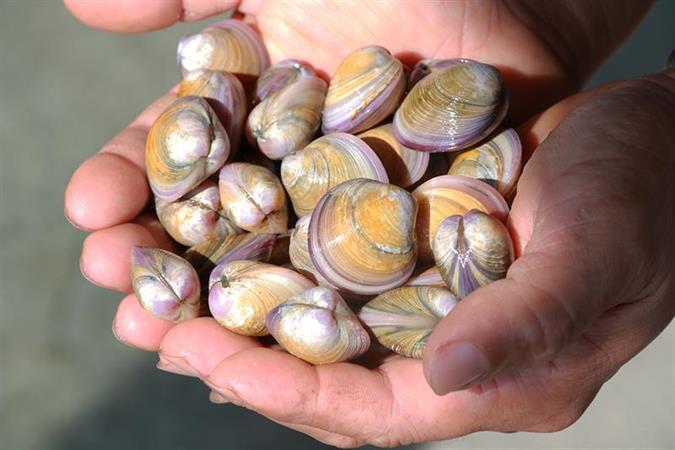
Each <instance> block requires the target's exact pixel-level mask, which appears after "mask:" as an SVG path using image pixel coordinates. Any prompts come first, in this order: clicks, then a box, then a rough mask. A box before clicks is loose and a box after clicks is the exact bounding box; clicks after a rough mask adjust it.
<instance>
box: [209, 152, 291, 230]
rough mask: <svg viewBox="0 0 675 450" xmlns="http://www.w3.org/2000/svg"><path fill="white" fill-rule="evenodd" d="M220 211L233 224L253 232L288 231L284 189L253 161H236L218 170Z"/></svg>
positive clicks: (274, 178) (272, 176) (273, 177)
mask: <svg viewBox="0 0 675 450" xmlns="http://www.w3.org/2000/svg"><path fill="white" fill-rule="evenodd" d="M218 186H219V188H220V201H221V202H222V204H223V213H224V214H225V216H226V217H227V218H229V219H230V220H231V221H232V222H233V223H234V224H235V225H237V226H238V227H240V228H243V229H244V230H246V231H251V232H254V233H285V232H286V231H288V207H287V205H286V193H285V192H284V188H283V186H282V185H281V182H280V181H279V179H278V178H277V176H276V175H274V173H272V172H270V171H269V170H267V169H266V168H264V167H261V166H257V165H254V164H249V163H243V162H236V163H230V164H226V165H225V166H224V167H223V168H222V169H221V170H220V176H219V183H218Z"/></svg>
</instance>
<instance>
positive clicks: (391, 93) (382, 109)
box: [322, 45, 406, 134]
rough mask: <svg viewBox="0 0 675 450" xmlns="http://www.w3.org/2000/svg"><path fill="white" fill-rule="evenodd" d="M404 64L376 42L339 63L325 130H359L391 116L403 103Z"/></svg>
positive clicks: (330, 91)
mask: <svg viewBox="0 0 675 450" xmlns="http://www.w3.org/2000/svg"><path fill="white" fill-rule="evenodd" d="M405 86H406V79H405V72H404V70H403V65H402V64H401V62H400V61H399V60H398V59H396V58H395V57H394V56H392V55H391V53H389V51H388V50H387V49H385V48H383V47H379V46H377V45H371V46H368V47H363V48H360V49H358V50H356V51H354V52H352V53H350V54H349V55H347V57H346V58H345V59H344V60H343V61H342V63H340V66H339V67H338V69H337V71H336V72H335V74H334V75H333V77H332V78H331V80H330V84H329V86H328V93H327V94H326V102H325V104H324V108H323V125H322V129H323V133H324V134H328V133H333V132H336V131H343V132H345V133H358V132H360V131H364V130H367V129H369V128H372V127H373V126H375V125H377V124H378V123H380V122H382V121H383V120H384V119H386V118H387V117H388V116H390V115H391V114H392V113H393V112H394V111H395V110H396V108H397V107H398V105H399V104H400V103H401V100H402V99H403V95H404V92H405Z"/></svg>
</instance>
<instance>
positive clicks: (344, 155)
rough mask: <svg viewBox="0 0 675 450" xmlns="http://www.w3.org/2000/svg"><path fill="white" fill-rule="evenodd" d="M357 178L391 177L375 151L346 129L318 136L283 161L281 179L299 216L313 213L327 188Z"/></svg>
mask: <svg viewBox="0 0 675 450" xmlns="http://www.w3.org/2000/svg"><path fill="white" fill-rule="evenodd" d="M355 178H368V179H373V180H378V181H382V182H388V181H389V179H388V177H387V173H386V171H385V169H384V166H383V165H382V162H381V161H380V159H379V158H378V157H377V155H376V154H375V152H373V150H372V149H371V148H370V147H368V145H366V143H365V142H363V141H362V140H361V139H359V138H357V137H356V136H352V135H350V134H346V133H333V134H329V135H326V136H322V137H320V138H318V139H315V140H314V141H312V142H311V143H310V144H309V145H308V146H306V147H305V148H304V149H302V150H300V151H297V152H295V153H293V154H290V155H288V156H287V157H285V158H284V160H283V161H282V162H281V181H282V183H283V184H284V187H285V188H286V192H288V196H289V197H290V198H291V202H292V203H293V209H294V210H295V212H296V214H297V215H298V216H299V217H301V216H304V215H307V214H310V213H311V212H312V210H313V209H314V207H315V206H316V204H317V203H318V202H319V199H321V197H323V195H324V194H325V193H326V192H328V190H330V189H331V188H333V187H335V186H337V185H338V184H340V183H342V182H344V181H347V180H352V179H355Z"/></svg>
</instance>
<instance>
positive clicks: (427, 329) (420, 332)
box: [359, 286, 457, 358]
mask: <svg viewBox="0 0 675 450" xmlns="http://www.w3.org/2000/svg"><path fill="white" fill-rule="evenodd" d="M456 304H457V299H456V298H455V296H454V295H453V294H452V292H450V291H449V290H448V289H445V288H440V287H434V286H404V287H401V288H398V289H394V290H393V291H389V292H385V293H384V294H382V295H379V296H378V297H375V298H374V299H373V300H371V301H370V302H368V303H367V304H366V305H365V306H364V307H363V308H362V309H361V311H360V312H359V319H361V321H362V322H363V323H364V324H365V325H366V326H367V327H368V328H370V330H371V331H372V332H373V334H374V335H375V337H376V338H377V340H378V341H379V342H380V344H382V345H384V346H385V347H387V348H389V349H391V350H393V351H394V352H396V353H399V354H401V355H404V356H408V357H411V358H422V357H423V356H424V349H425V348H426V345H427V340H428V339H429V335H430V334H431V332H432V331H433V329H434V327H435V326H436V325H437V324H438V322H440V320H441V319H442V318H444V317H445V316H447V315H448V313H449V312H450V311H452V309H453V308H454V307H455V305H456Z"/></svg>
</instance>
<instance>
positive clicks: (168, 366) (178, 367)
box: [157, 354, 199, 378]
mask: <svg viewBox="0 0 675 450" xmlns="http://www.w3.org/2000/svg"><path fill="white" fill-rule="evenodd" d="M157 368H158V369H159V370H163V371H165V372H171V373H175V374H178V375H185V376H186V377H196V378H199V374H198V373H197V371H196V370H195V369H194V368H193V367H192V366H191V365H190V364H188V363H187V361H185V358H180V357H172V356H166V355H162V354H160V355H159V362H158V363H157Z"/></svg>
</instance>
